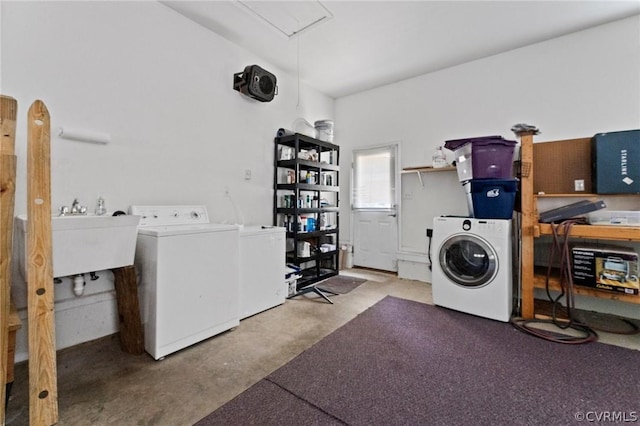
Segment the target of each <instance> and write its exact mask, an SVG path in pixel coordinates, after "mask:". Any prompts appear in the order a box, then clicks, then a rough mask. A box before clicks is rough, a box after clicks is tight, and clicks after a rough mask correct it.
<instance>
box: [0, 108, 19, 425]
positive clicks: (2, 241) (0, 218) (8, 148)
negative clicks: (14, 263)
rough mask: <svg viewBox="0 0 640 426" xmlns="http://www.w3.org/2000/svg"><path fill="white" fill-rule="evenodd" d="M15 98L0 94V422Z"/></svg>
mask: <svg viewBox="0 0 640 426" xmlns="http://www.w3.org/2000/svg"><path fill="white" fill-rule="evenodd" d="M17 112H18V102H16V100H15V99H13V98H10V97H8V96H0V324H1V325H0V425H3V424H4V422H5V414H6V413H5V403H4V402H5V399H6V396H7V395H6V387H5V383H7V382H8V369H9V368H8V367H9V365H8V363H9V361H8V355H7V354H8V352H9V309H10V299H11V255H12V247H13V246H12V241H13V208H14V204H15V192H16V185H15V184H16V156H15V139H16V117H17Z"/></svg>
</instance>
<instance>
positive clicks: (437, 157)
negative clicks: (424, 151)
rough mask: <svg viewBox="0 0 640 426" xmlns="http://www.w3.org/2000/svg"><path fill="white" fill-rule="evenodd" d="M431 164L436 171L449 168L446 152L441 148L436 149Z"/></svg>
mask: <svg viewBox="0 0 640 426" xmlns="http://www.w3.org/2000/svg"><path fill="white" fill-rule="evenodd" d="M431 162H432V166H433V168H434V169H440V168H442V167H447V157H446V156H445V155H444V151H443V150H442V147H441V146H439V147H437V148H436V150H435V152H434V153H433V156H432V157H431Z"/></svg>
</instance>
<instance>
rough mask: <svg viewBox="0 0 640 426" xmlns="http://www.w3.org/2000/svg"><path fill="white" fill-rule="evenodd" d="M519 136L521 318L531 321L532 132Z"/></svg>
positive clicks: (535, 218)
mask: <svg viewBox="0 0 640 426" xmlns="http://www.w3.org/2000/svg"><path fill="white" fill-rule="evenodd" d="M518 135H519V136H520V157H521V158H520V160H521V163H520V166H521V169H522V170H523V173H522V176H521V178H520V199H521V202H522V205H521V211H522V222H521V229H522V241H521V245H522V246H521V247H522V250H521V256H522V258H521V259H520V262H521V270H522V277H521V285H522V318H524V319H533V317H534V309H533V303H534V302H533V300H534V295H533V239H534V237H535V235H534V231H535V224H536V223H537V221H538V220H537V217H536V214H535V200H534V198H533V197H534V194H533V135H534V132H522V133H519V134H518Z"/></svg>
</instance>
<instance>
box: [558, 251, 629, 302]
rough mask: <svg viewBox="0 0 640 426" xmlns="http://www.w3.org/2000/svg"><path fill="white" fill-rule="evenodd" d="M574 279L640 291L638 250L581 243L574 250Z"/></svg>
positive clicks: (611, 288) (589, 284) (579, 282)
mask: <svg viewBox="0 0 640 426" xmlns="http://www.w3.org/2000/svg"><path fill="white" fill-rule="evenodd" d="M571 260H572V262H571V267H572V275H573V283H574V284H576V285H581V286H585V287H593V288H598V289H601V290H608V291H613V292H619V293H625V294H636V295H637V294H638V293H639V292H640V282H639V281H638V253H636V252H634V251H633V250H631V249H629V248H627V247H615V246H591V245H581V246H576V247H573V248H572V250H571Z"/></svg>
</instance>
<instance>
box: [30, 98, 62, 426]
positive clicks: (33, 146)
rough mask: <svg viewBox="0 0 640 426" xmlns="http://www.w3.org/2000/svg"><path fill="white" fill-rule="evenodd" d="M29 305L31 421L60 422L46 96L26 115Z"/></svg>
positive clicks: (42, 423) (46, 423) (48, 129)
mask: <svg viewBox="0 0 640 426" xmlns="http://www.w3.org/2000/svg"><path fill="white" fill-rule="evenodd" d="M27 144H28V145H27V216H28V218H29V220H28V223H27V262H28V263H27V264H28V268H27V297H28V302H27V308H28V330H29V423H30V424H31V425H52V424H55V423H57V422H58V386H57V370H56V339H55V320H54V297H53V261H52V248H51V247H52V246H51V155H50V144H51V123H50V119H49V111H48V110H47V107H46V106H45V104H44V103H43V102H42V101H39V100H37V101H35V102H34V103H33V104H32V105H31V107H30V108H29V114H28V120H27Z"/></svg>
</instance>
